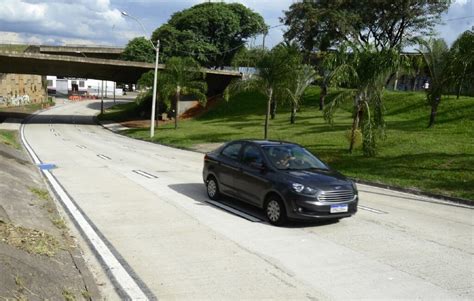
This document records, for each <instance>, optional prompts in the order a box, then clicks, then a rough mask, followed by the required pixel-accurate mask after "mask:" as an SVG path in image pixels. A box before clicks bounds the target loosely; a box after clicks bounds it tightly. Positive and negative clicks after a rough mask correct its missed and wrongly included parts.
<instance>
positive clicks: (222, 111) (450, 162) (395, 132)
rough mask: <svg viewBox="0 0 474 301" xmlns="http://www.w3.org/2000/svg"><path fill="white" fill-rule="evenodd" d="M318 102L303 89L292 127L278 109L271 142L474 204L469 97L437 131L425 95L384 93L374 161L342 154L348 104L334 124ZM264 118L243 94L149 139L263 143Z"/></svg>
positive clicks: (258, 100) (114, 114) (369, 176)
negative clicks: (382, 129) (382, 132)
mask: <svg viewBox="0 0 474 301" xmlns="http://www.w3.org/2000/svg"><path fill="white" fill-rule="evenodd" d="M331 96H334V94H332V95H330V97H331ZM330 97H329V98H330ZM318 98H319V89H318V88H317V87H311V88H309V89H308V90H307V91H306V94H305V98H304V103H303V105H302V106H301V109H300V112H299V113H298V116H297V120H296V124H293V125H292V124H290V123H289V116H290V113H289V108H288V107H285V106H281V105H280V106H279V108H278V111H277V117H276V118H275V120H271V122H270V130H269V137H270V138H271V139H275V140H286V141H292V142H296V143H299V144H301V145H304V146H305V147H307V148H308V149H309V150H310V151H312V152H313V153H314V154H316V155H318V156H319V157H320V158H322V159H323V160H324V161H326V162H327V163H328V164H329V165H331V166H332V167H333V168H335V169H337V170H339V171H341V172H343V173H344V174H346V175H348V176H351V177H354V178H358V179H364V180H369V181H373V182H379V183H385V184H390V185H396V186H402V187H407V188H415V189H420V190H422V191H428V192H433V193H438V194H443V195H448V196H455V197H461V198H467V199H471V200H472V199H474V131H473V126H474V120H473V117H472V116H474V98H473V97H461V98H460V99H459V100H456V99H455V97H453V96H451V97H449V98H444V99H443V100H442V102H441V104H440V107H439V111H438V117H437V120H436V124H435V126H434V127H433V128H431V129H428V128H427V127H426V126H427V124H428V118H429V113H430V109H429V107H428V106H427V105H426V101H425V95H424V93H419V92H386V93H385V96H384V103H385V107H386V121H387V132H386V134H387V137H386V139H385V140H383V141H380V142H379V144H378V154H377V156H376V157H374V158H366V157H364V156H363V155H362V151H361V149H360V146H359V147H358V148H357V149H356V151H355V152H354V153H353V154H352V155H351V154H349V153H348V151H347V149H348V146H349V141H348V139H347V135H348V132H349V130H350V127H351V113H350V104H349V106H348V107H347V108H346V110H340V111H339V112H338V113H337V114H336V117H335V119H334V125H333V126H331V125H328V124H327V123H326V122H325V121H324V119H323V116H322V113H321V112H320V111H319V110H318V105H317V103H318ZM129 106H130V105H129ZM128 109H130V107H128ZM121 110H122V108H115V109H114V111H111V112H110V113H106V116H103V117H102V119H109V120H110V119H112V120H120V118H123V116H124V113H123V112H120V111H121ZM264 115H265V100H264V98H263V97H262V96H261V95H259V94H255V93H242V94H240V95H237V96H236V97H234V98H232V99H231V100H229V102H224V101H222V102H221V103H220V104H218V105H217V106H216V107H215V108H213V109H212V110H210V111H209V112H207V113H206V114H204V115H203V116H200V117H199V118H195V119H190V120H186V121H182V122H180V124H179V129H178V130H174V129H173V125H172V124H169V125H164V126H160V127H159V128H158V129H157V130H156V134H155V137H154V138H153V141H156V142H159V143H163V144H168V145H173V146H178V147H184V148H190V147H192V146H193V145H195V144H200V143H208V142H225V141H229V140H232V139H239V138H258V139H261V138H262V137H263V124H264ZM125 134H126V135H128V136H130V137H134V138H139V139H144V140H149V139H150V138H149V129H148V128H145V129H131V130H127V131H126V132H125Z"/></svg>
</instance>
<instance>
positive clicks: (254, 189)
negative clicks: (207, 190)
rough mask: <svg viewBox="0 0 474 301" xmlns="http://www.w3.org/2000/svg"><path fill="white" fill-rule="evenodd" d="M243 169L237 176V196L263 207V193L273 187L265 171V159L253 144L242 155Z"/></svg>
mask: <svg viewBox="0 0 474 301" xmlns="http://www.w3.org/2000/svg"><path fill="white" fill-rule="evenodd" d="M241 163H242V164H241V168H240V171H239V173H238V174H237V175H236V176H235V179H234V185H235V187H236V189H237V195H238V196H239V197H240V198H242V199H244V200H246V201H247V202H249V203H252V204H255V205H257V206H262V205H263V204H262V203H261V201H262V199H263V193H265V191H267V190H268V188H269V187H270V186H271V183H270V181H269V180H268V179H267V177H266V171H265V170H264V169H263V166H264V159H263V154H262V153H261V151H260V148H259V147H258V146H256V145H253V144H247V145H245V146H244V148H243V150H242V155H241Z"/></svg>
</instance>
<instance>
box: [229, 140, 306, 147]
mask: <svg viewBox="0 0 474 301" xmlns="http://www.w3.org/2000/svg"><path fill="white" fill-rule="evenodd" d="M239 141H241V142H250V143H254V144H258V145H260V146H274V145H298V144H296V143H292V142H288V141H280V140H259V139H241V140H235V141H232V142H239ZM232 142H230V143H232Z"/></svg>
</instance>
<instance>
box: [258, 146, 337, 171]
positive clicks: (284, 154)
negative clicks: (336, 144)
mask: <svg viewBox="0 0 474 301" xmlns="http://www.w3.org/2000/svg"><path fill="white" fill-rule="evenodd" d="M262 149H263V151H264V152H265V155H266V156H267V157H268V158H269V159H270V162H271V163H272V164H273V166H275V167H276V168H278V169H282V170H285V169H287V170H307V169H319V170H321V169H322V170H328V169H329V168H328V167H327V166H326V164H324V163H323V162H321V161H320V160H319V159H318V158H316V157H315V156H314V155H313V154H311V153H310V152H309V151H307V150H306V149H304V148H302V147H301V146H298V145H291V144H282V145H267V146H263V147H262Z"/></svg>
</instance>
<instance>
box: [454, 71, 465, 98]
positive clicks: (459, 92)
mask: <svg viewBox="0 0 474 301" xmlns="http://www.w3.org/2000/svg"><path fill="white" fill-rule="evenodd" d="M466 69H467V65H464V70H463V73H462V75H461V81H460V82H459V88H458V91H457V94H456V99H459V96H460V95H461V90H462V83H463V79H464V75H465V74H466Z"/></svg>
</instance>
